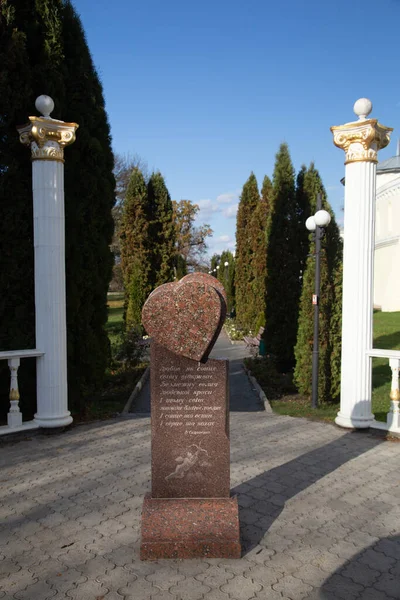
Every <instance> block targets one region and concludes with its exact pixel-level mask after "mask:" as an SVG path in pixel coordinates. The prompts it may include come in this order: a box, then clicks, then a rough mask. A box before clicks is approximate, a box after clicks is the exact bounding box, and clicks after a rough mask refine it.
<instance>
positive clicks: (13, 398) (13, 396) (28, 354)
mask: <svg viewBox="0 0 400 600" xmlns="http://www.w3.org/2000/svg"><path fill="white" fill-rule="evenodd" d="M43 354H44V353H43V352H41V351H40V350H10V351H9V352H0V360H7V361H8V367H9V369H10V395H9V399H10V410H9V412H8V415H7V425H3V426H2V427H0V435H4V434H6V433H12V432H17V431H23V430H25V429H38V427H39V425H38V424H37V423H35V421H22V413H21V411H20V408H19V399H20V396H19V388H18V369H19V366H20V360H21V358H32V357H36V358H39V357H41V356H43Z"/></svg>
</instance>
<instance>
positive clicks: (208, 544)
mask: <svg viewBox="0 0 400 600" xmlns="http://www.w3.org/2000/svg"><path fill="white" fill-rule="evenodd" d="M240 555H241V547H240V533H239V511H238V503H237V498H236V497H234V498H222V499H221V498H212V499H207V500H205V499H202V498H196V499H175V498H174V499H170V500H165V499H154V498H151V497H149V496H146V498H145V500H144V504H143V511H142V539H141V545H140V558H141V560H157V559H162V558H240Z"/></svg>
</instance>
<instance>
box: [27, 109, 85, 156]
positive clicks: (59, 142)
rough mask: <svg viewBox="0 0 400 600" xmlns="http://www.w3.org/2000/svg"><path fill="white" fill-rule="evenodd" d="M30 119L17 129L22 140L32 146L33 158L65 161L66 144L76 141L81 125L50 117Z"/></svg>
mask: <svg viewBox="0 0 400 600" xmlns="http://www.w3.org/2000/svg"><path fill="white" fill-rule="evenodd" d="M29 121H30V122H29V123H28V124H27V125H23V126H21V127H17V130H18V133H19V139H20V142H21V143H22V144H24V145H25V146H30V147H31V151H32V160H55V161H60V162H64V146H68V145H69V144H72V143H73V142H74V141H75V137H76V136H75V134H76V130H77V129H78V127H79V125H78V124H77V123H65V122H64V121H58V120H57V119H52V118H50V117H29Z"/></svg>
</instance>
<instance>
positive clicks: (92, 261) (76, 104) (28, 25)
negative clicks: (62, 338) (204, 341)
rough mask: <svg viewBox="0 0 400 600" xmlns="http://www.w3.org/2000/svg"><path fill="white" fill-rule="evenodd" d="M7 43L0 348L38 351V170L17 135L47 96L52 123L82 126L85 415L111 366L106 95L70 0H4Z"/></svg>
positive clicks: (78, 389)
mask: <svg viewBox="0 0 400 600" xmlns="http://www.w3.org/2000/svg"><path fill="white" fill-rule="evenodd" d="M0 36H1V44H0V60H1V64H2V69H1V74H0V77H1V80H0V85H1V89H2V94H1V99H0V127H1V135H0V148H1V149H0V191H1V202H2V214H3V215H4V218H2V219H0V222H1V224H0V227H1V231H0V238H1V239H2V244H3V245H4V247H5V248H7V251H6V253H3V252H1V269H0V286H1V288H2V290H7V292H8V293H6V294H4V295H2V296H3V298H4V296H6V299H5V300H4V303H3V302H2V303H1V305H0V318H1V321H2V324H5V322H6V321H7V323H8V324H9V325H7V326H6V327H3V325H2V328H1V346H2V347H3V348H13V347H14V348H15V347H16V346H17V347H18V348H24V347H32V346H33V345H34V310H33V242H32V238H33V234H32V229H33V224H32V192H31V165H30V161H29V155H28V153H27V151H26V148H25V149H24V148H22V146H21V145H20V144H19V142H18V135H17V133H16V130H15V127H16V126H17V125H20V124H21V123H24V122H26V120H27V116H28V115H30V114H32V110H33V107H34V102H35V98H36V97H37V96H39V95H40V94H48V95H50V96H52V97H53V99H54V101H55V106H56V108H55V111H54V114H53V116H54V117H59V118H61V119H63V120H65V121H76V122H77V123H79V125H80V128H79V135H78V136H77V141H76V142H75V144H73V145H72V146H71V147H70V148H68V149H67V150H66V163H65V213H66V275H67V280H66V287H67V343H68V375H69V377H68V383H69V402H70V406H71V405H75V406H76V407H79V406H81V404H82V402H83V398H84V397H85V396H86V395H88V394H91V393H92V392H93V391H95V389H97V388H98V387H99V386H100V385H101V381H102V376H103V374H104V370H105V367H106V364H107V361H108V339H107V336H106V333H105V331H104V324H105V322H106V320H107V288H108V282H109V277H110V273H111V265H112V257H111V253H110V251H109V244H110V241H111V236H112V227H113V225H112V218H111V214H110V213H111V208H112V206H113V203H114V178H113V175H112V167H113V157H112V151H111V140H110V131H109V126H108V121H107V115H106V113H105V109H104V99H103V95H102V88H101V84H100V81H99V79H98V76H97V73H96V71H95V69H94V66H93V62H92V59H91V56H90V52H89V49H88V47H87V43H86V40H85V36H84V33H83V30H82V26H81V23H80V20H79V18H78V16H77V15H76V13H75V11H74V9H73V7H72V5H71V3H70V2H69V1H66V0H34V1H32V0H20V1H19V2H17V3H16V2H9V1H8V0H3V1H2V3H1V7H0ZM5 314H7V319H5V318H4V315H5ZM24 370H25V369H23V370H22V372H21V375H22V379H23V377H24V374H23V371H24Z"/></svg>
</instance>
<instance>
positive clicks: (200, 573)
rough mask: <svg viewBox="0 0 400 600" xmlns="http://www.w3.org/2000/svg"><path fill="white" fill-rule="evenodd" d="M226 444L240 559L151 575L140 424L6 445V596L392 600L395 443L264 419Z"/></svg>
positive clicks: (396, 575) (1, 480)
mask: <svg viewBox="0 0 400 600" xmlns="http://www.w3.org/2000/svg"><path fill="white" fill-rule="evenodd" d="M231 443H232V447H231V456H232V468H231V479H232V488H233V491H234V493H236V494H238V495H239V503H240V506H241V524H242V540H243V557H242V558H241V559H240V560H219V559H210V560H189V561H175V560H171V561H165V560H164V561H158V562H154V563H151V562H150V563H149V562H140V560H139V543H140V513H141V505H142V499H143V496H144V494H145V492H147V491H149V489H150V481H149V479H150V423H149V418H148V417H141V418H140V417H135V418H130V419H121V420H117V421H107V422H102V423H100V424H93V425H85V426H79V427H76V428H74V429H71V430H70V431H68V432H66V433H64V434H59V435H53V436H37V437H33V438H32V439H30V440H26V441H21V442H18V443H6V444H4V445H2V447H1V462H2V471H1V475H0V499H1V500H0V523H1V525H0V598H7V599H9V600H11V599H13V600H14V599H15V600H47V599H50V598H52V599H55V600H59V599H61V598H63V599H67V600H68V599H70V600H147V599H150V600H151V599H152V598H155V599H156V600H200V599H204V600H230V599H232V600H249V599H250V598H263V599H268V600H288V599H291V600H302V599H303V598H304V599H307V600H316V599H322V600H331V599H338V598H339V599H343V600H352V599H359V598H360V599H364V600H388V599H400V568H399V564H400V467H399V464H400V461H399V459H400V444H398V443H393V442H387V441H383V440H382V439H380V438H378V437H376V436H374V435H372V434H370V433H368V432H356V433H349V432H346V431H344V430H340V429H338V428H336V427H334V426H332V425H328V424H324V423H316V422H310V421H307V420H304V419H293V418H290V417H281V416H277V415H271V414H269V413H268V412H253V413H246V412H237V413H233V414H232V415H231Z"/></svg>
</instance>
